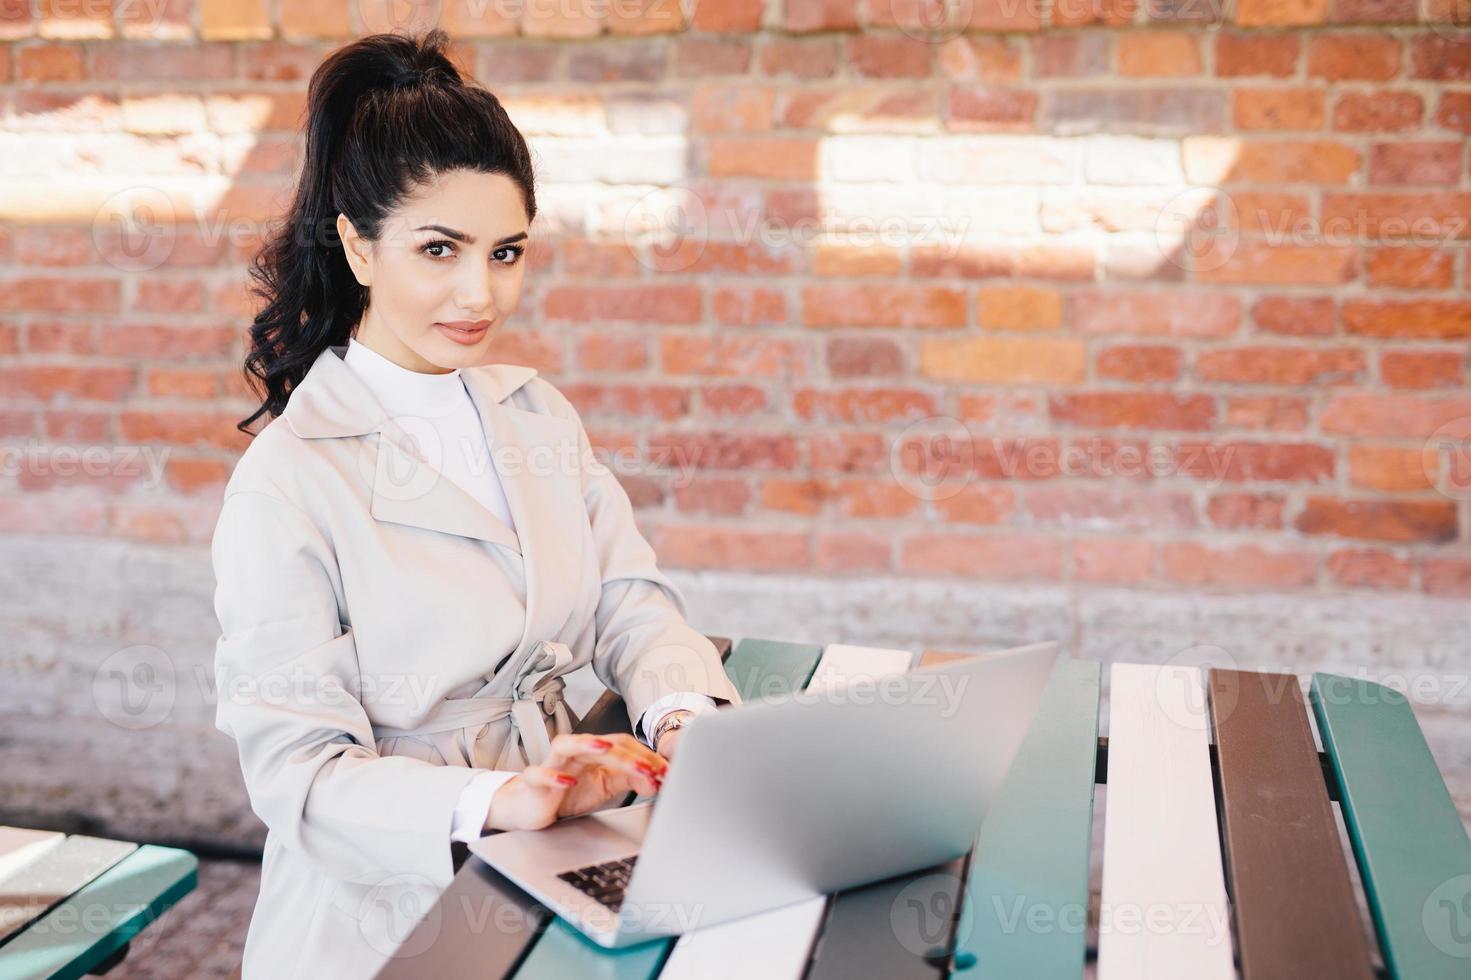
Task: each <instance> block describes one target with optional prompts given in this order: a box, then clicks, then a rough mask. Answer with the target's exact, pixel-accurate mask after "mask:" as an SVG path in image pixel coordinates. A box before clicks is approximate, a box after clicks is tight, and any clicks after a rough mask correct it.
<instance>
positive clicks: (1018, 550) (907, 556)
mask: <svg viewBox="0 0 1471 980" xmlns="http://www.w3.org/2000/svg"><path fill="white" fill-rule="evenodd" d="M899 549H900V551H899V568H900V570H901V571H905V572H913V573H917V574H922V575H963V576H974V577H978V578H996V579H1004V580H1006V581H1018V580H1027V579H1047V580H1057V579H1059V578H1061V577H1062V570H1063V562H1064V557H1065V555H1064V548H1063V542H1062V541H1060V540H1058V539H1056V538H1051V537H1044V536H1042V535H1033V534H990V535H983V536H962V535H958V534H955V533H954V532H945V533H942V534H935V533H921V534H914V535H911V536H909V537H907V538H905V539H904V540H902V541H901V542H900V545H899Z"/></svg>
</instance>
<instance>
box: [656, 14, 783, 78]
mask: <svg viewBox="0 0 1471 980" xmlns="http://www.w3.org/2000/svg"><path fill="white" fill-rule="evenodd" d="M705 9H706V7H705V5H701V6H700V7H698V8H696V10H695V14H696V19H698V15H699V14H700V12H701V11H703V10H705ZM751 54H752V52H751V42H750V41H745V40H739V41H737V40H731V39H728V38H706V37H689V38H683V39H681V40H680V41H679V42H678V47H677V49H676V52H675V58H674V74H675V76H676V77H679V78H706V77H714V76H717V75H744V74H746V73H747V72H748V71H749V69H750V66H751ZM769 73H770V72H769ZM770 74H775V73H770Z"/></svg>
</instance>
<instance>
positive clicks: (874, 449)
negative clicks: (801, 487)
mask: <svg viewBox="0 0 1471 980" xmlns="http://www.w3.org/2000/svg"><path fill="white" fill-rule="evenodd" d="M809 441H810V443H811V453H812V469H813V470H815V471H819V472H820V471H824V470H834V471H837V472H840V473H869V472H874V471H877V470H880V469H887V468H888V466H889V440H887V439H885V438H884V437H883V436H881V435H878V434H876V433H870V432H833V433H817V434H814V435H813V436H811V437H810V440H809Z"/></svg>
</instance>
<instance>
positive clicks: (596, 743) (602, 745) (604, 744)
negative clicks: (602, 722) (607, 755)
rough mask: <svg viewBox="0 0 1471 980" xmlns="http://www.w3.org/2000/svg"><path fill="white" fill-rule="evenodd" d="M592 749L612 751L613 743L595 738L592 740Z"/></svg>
mask: <svg viewBox="0 0 1471 980" xmlns="http://www.w3.org/2000/svg"><path fill="white" fill-rule="evenodd" d="M592 747H593V748H595V749H611V748H612V747H613V743H612V742H610V741H608V740H607V739H605V738H595V739H593V740H592Z"/></svg>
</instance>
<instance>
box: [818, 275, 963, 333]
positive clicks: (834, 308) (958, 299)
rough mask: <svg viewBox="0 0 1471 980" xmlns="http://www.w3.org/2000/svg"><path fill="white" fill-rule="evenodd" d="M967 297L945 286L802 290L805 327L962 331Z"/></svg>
mask: <svg viewBox="0 0 1471 980" xmlns="http://www.w3.org/2000/svg"><path fill="white" fill-rule="evenodd" d="M965 306H966V303H965V293H964V292H963V291H961V290H959V289H951V288H948V287H944V286H899V285H895V286H890V285H866V284H865V285H860V284H844V285H836V284H816V285H810V286H804V287H803V289H802V322H803V324H805V325H806V326H809V327H816V326H840V327H962V326H964V325H965Z"/></svg>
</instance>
